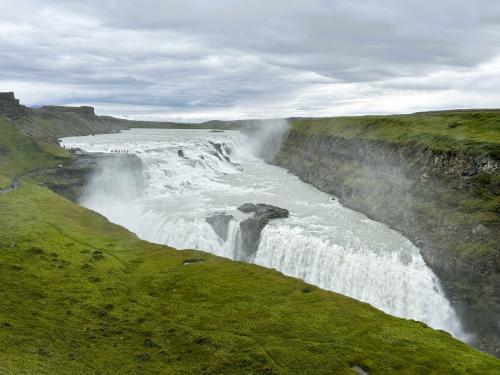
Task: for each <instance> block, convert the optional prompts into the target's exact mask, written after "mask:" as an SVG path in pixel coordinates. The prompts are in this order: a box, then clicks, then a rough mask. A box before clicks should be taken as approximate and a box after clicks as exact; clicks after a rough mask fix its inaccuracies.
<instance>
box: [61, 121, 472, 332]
mask: <svg viewBox="0 0 500 375" xmlns="http://www.w3.org/2000/svg"><path fill="white" fill-rule="evenodd" d="M62 144H63V145H64V146H65V147H71V148H80V149H82V150H84V151H87V152H106V153H111V152H113V153H116V152H120V153H129V154H135V155H137V156H138V157H139V158H140V159H141V160H142V164H143V173H142V176H141V179H142V181H136V179H137V177H133V178H132V177H131V176H132V175H131V174H129V173H126V172H127V171H126V170H123V167H120V168H117V167H116V166H115V165H113V164H112V163H108V164H104V165H102V166H101V167H100V168H99V169H98V171H97V173H95V175H94V176H93V177H92V179H91V181H90V183H89V185H88V186H86V188H85V193H84V195H83V197H82V199H81V204H82V205H83V206H85V207H87V208H89V209H92V210H94V211H97V212H99V213H101V214H102V215H104V216H106V217H107V218H108V219H109V220H111V221H112V222H114V223H117V224H120V225H122V226H124V227H126V228H128V229H129V230H131V231H132V232H134V233H136V234H137V235H138V236H139V237H140V238H142V239H144V240H148V241H151V242H155V243H161V244H167V245H170V246H173V247H175V248H179V249H183V248H192V249H200V250H205V251H208V252H210V253H213V254H216V255H219V256H223V257H227V258H231V259H240V255H239V253H238V238H239V233H238V232H239V229H240V228H239V222H240V221H241V220H244V219H245V218H247V217H248V214H244V213H242V212H240V211H238V210H237V207H238V206H240V205H241V204H243V203H246V202H251V203H266V204H272V205H275V206H278V207H282V208H286V209H288V210H289V211H290V216H289V217H288V218H286V219H275V220H271V222H270V223H269V224H268V225H267V226H266V227H265V228H264V230H263V231H262V233H261V239H260V243H259V245H258V249H257V252H256V253H255V254H253V255H252V256H251V257H250V258H249V259H246V260H247V261H249V262H252V263H255V264H259V265H261V266H264V267H269V268H275V269H277V270H279V271H280V272H282V273H284V274H286V275H290V276H295V277H299V278H301V279H303V280H305V281H306V282H308V283H311V284H314V285H317V286H319V287H321V288H323V289H327V290H331V291H335V292H338V293H341V294H345V295H348V296H350V297H353V298H355V299H358V300H361V301H364V302H368V303H370V304H371V305H373V306H375V307H377V308H379V309H381V310H383V311H385V312H387V313H389V314H391V315H395V316H399V317H404V318H409V319H415V320H419V321H423V322H425V323H427V324H428V325H429V326H431V327H433V328H436V329H443V330H446V331H448V332H449V333H451V334H452V335H453V336H455V337H456V338H459V339H461V340H464V341H467V339H468V335H467V334H466V333H464V332H463V330H462V325H461V322H460V321H459V319H458V317H457V314H456V313H455V311H454V310H453V308H452V307H451V305H450V303H449V301H448V300H447V299H446V296H445V294H444V292H443V290H442V288H441V286H440V283H439V280H438V278H437V277H436V275H434V273H433V272H432V271H431V269H429V267H427V266H426V264H425V263H424V261H423V259H422V256H421V255H420V252H419V249H418V248H417V247H415V246H414V245H413V244H412V243H411V242H410V241H409V240H408V239H406V238H405V237H404V236H403V235H401V234H400V233H398V232H396V231H394V230H391V229H390V228H388V227H387V226H385V225H384V224H381V223H378V222H375V221H373V220H370V219H368V218H367V217H366V216H364V215H363V214H360V213H358V212H355V211H353V210H350V209H348V208H346V207H343V206H342V205H341V204H340V203H339V202H338V201H336V200H335V199H334V198H332V197H331V196H330V195H328V194H325V193H322V192H320V191H319V190H317V189H315V188H314V187H312V186H311V185H309V184H306V183H304V182H302V181H300V180H299V179H298V178H297V177H296V176H294V175H292V174H290V173H288V172H287V171H286V170H285V169H282V168H280V167H277V166H274V165H271V164H268V163H266V162H265V161H264V160H263V159H262V158H261V157H260V156H259V152H258V147H256V142H255V140H253V139H251V138H250V137H249V136H247V135H244V134H241V133H240V132H238V131H224V132H214V131H210V130H195V129H193V130H191V129H176V130H173V129H172V130H170V129H168V130H165V129H161V130H160V129H132V130H128V131H123V132H121V133H117V134H103V135H96V136H85V137H70V138H64V139H63V140H62ZM220 213H225V214H227V215H231V216H232V219H231V220H230V222H229V224H228V228H227V235H225V236H221V235H218V234H217V233H216V232H215V231H214V228H213V227H212V226H211V225H210V224H209V223H208V222H207V221H206V219H207V217H210V216H212V215H214V214H220ZM224 237H226V238H224Z"/></svg>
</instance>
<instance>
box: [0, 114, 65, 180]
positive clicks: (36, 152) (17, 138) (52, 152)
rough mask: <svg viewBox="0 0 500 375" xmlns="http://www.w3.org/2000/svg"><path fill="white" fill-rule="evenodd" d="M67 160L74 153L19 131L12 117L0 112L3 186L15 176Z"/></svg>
mask: <svg viewBox="0 0 500 375" xmlns="http://www.w3.org/2000/svg"><path fill="white" fill-rule="evenodd" d="M68 160H71V155H70V154H69V152H67V151H66V150H63V149H61V148H60V147H58V146H57V145H55V144H51V143H47V142H44V141H41V140H35V139H34V138H32V137H28V136H26V135H23V134H20V133H19V132H18V131H17V129H16V128H15V127H14V123H13V122H12V121H11V120H8V119H7V118H5V117H2V116H1V115H0V188H5V187H7V186H9V185H10V184H11V182H12V180H13V178H14V177H15V176H19V175H22V174H24V173H27V172H31V171H35V170H40V169H46V168H53V167H55V166H57V165H58V164H60V163H63V162H67V161H68Z"/></svg>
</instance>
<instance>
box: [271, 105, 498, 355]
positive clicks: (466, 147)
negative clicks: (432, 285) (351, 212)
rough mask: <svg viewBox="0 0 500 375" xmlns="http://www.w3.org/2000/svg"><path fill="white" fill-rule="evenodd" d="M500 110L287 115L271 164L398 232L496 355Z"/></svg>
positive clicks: (478, 342) (483, 345) (483, 346)
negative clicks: (323, 116)
mask: <svg viewBox="0 0 500 375" xmlns="http://www.w3.org/2000/svg"><path fill="white" fill-rule="evenodd" d="M499 119H500V112H498V111H470V112H467V111H457V112H452V111H451V112H447V111H445V112H438V113H427V114H425V113H423V114H415V115H404V116H367V117H359V118H356V117H351V118H331V119H298V120H294V121H291V128H290V130H289V131H288V132H287V134H286V135H285V138H284V141H283V144H282V147H281V149H280V152H279V154H278V156H277V159H276V160H277V163H278V165H281V166H283V167H285V168H287V169H289V170H291V171H292V172H294V173H295V174H297V175H298V176H299V177H300V178H301V179H303V180H304V181H306V182H308V183H311V184H312V185H314V186H316V187H317V188H319V189H320V190H322V191H325V192H327V193H330V194H334V195H335V196H337V197H338V198H339V199H340V201H341V203H342V204H344V205H346V206H347V207H350V208H353V209H355V210H358V211H360V212H363V213H365V214H366V215H368V216H369V217H370V218H373V219H375V220H377V221H381V222H383V223H386V224H388V225H389V226H390V227H392V228H393V229H396V230H398V231H400V232H402V233H403V234H404V235H405V236H407V237H408V238H410V239H411V240H412V241H413V242H414V243H415V244H417V245H418V246H419V248H420V249H421V252H422V255H423V256H424V259H425V261H426V263H427V264H428V265H429V266H430V267H431V268H432V269H433V271H434V272H435V273H436V274H437V275H438V276H439V277H440V279H441V281H442V282H443V285H444V287H445V289H446V292H447V295H448V297H449V298H450V299H451V300H452V301H453V302H454V305H455V307H456V309H457V310H458V311H459V312H460V314H461V316H462V318H463V321H464V323H465V325H466V328H467V329H469V330H470V331H472V332H474V333H476V335H477V339H476V341H475V345H476V346H477V347H479V348H481V349H483V350H486V351H489V352H490V353H494V354H496V355H499V354H500V327H499V326H498V315H499V312H500V301H499V296H500V285H499V280H500V279H499V272H500V248H499V244H500V238H499V233H500V219H499V212H500V198H499V191H500V183H499V181H500V168H499V166H500V161H499V155H500V139H499V138H500V122H499V121H500V120H499Z"/></svg>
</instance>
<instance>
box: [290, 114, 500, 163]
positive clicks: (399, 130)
mask: <svg viewBox="0 0 500 375" xmlns="http://www.w3.org/2000/svg"><path fill="white" fill-rule="evenodd" d="M291 123H292V127H293V129H294V130H295V131H298V132H304V133H307V134H323V135H329V134H333V135H335V136H338V137H344V138H360V139H371V140H380V141H383V142H388V143H395V144H415V145H418V146H423V147H428V148H430V149H434V150H436V151H465V152H469V153H471V154H477V155H492V156H495V157H497V158H498V157H500V151H499V150H500V111H498V110H468V111H442V112H423V113H415V114H411V115H393V116H360V117H331V118H312V119H307V118H304V119H294V120H291Z"/></svg>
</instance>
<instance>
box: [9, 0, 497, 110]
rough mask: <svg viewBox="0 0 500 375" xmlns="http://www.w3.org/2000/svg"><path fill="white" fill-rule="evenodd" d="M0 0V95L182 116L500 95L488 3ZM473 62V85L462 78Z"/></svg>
mask: <svg viewBox="0 0 500 375" xmlns="http://www.w3.org/2000/svg"><path fill="white" fill-rule="evenodd" d="M3 8H4V12H2V14H0V71H1V72H2V74H1V76H0V90H17V91H18V92H19V96H21V99H22V100H23V101H25V102H27V103H28V104H47V103H48V102H50V101H52V100H53V101H57V102H58V103H60V104H94V105H97V106H100V107H102V108H106V109H107V110H110V111H112V114H120V113H123V114H124V115H127V116H133V115H134V111H135V113H136V114H137V115H139V116H144V115H145V114H146V113H148V111H149V113H154V114H155V115H157V116H169V114H170V116H172V118H173V117H176V118H180V117H182V118H187V119H189V118H192V119H200V118H202V117H203V116H208V117H211V116H221V114H222V115H226V114H227V116H229V117H231V116H243V117H255V116H257V117H276V116H288V115H290V116H292V115H295V114H298V113H300V114H302V115H304V114H306V115H325V114H337V113H338V114H350V113H369V112H371V113H375V112H387V111H390V112H396V111H411V110H412V109H418V110H421V109H422V107H423V106H426V105H427V106H428V107H429V108H430V107H432V108H434V106H435V105H436V102H435V101H436V98H439V97H440V95H442V93H443V92H447V94H448V96H447V97H446V100H443V102H442V105H443V106H449V105H459V104H460V105H462V104H464V103H465V104H467V103H466V101H467V98H469V97H470V96H468V94H467V92H466V91H467V90H468V91H470V92H475V95H476V98H477V97H480V98H483V99H482V100H483V102H484V103H485V104H488V105H491V104H493V105H494V104H496V105H497V106H498V105H499V104H500V100H499V98H498V97H499V95H498V94H499V93H498V91H497V90H496V89H495V88H492V87H491V85H488V84H484V83H483V82H484V81H493V80H494V78H495V76H498V73H497V72H495V66H496V65H494V64H493V65H491V64H490V65H488V64H489V63H490V62H491V61H493V62H495V61H497V60H496V59H497V57H498V56H499V55H500V44H499V43H498V42H497V41H498V40H499V39H500V24H499V20H500V3H499V2H497V1H495V0H491V1H488V0H477V1H466V0H455V1H452V0H441V1H438V2H436V1H430V0H427V1H420V2H415V1H409V0H404V1H402V0H384V1H377V2H368V1H361V0H355V1H352V0H349V1H348V0H344V1H327V0H309V1H300V0H267V1H264V0H252V1H247V0H241V1H238V2H234V1H229V0H218V1H203V0H183V1H180V0H178V1H160V0H143V1H131V0H128V1H120V2H117V1H111V0H105V1H102V0H101V1H97V0H89V1H85V2H82V1H71V0H70V1H67V0H66V1H55V0H47V1H35V0H18V1H16V2H9V3H6V4H5V6H4V7H3ZM483 66H486V68H484V69H483V68H482V67H483ZM483 70H484V71H483ZM441 71H447V72H453V74H448V75H446V74H444V75H438V76H436V72H441ZM476 71H481V74H476V75H474V74H472V75H473V76H474V77H475V78H474V79H473V80H470V79H466V81H467V82H468V86H467V87H465V86H464V85H460V84H459V83H458V82H459V81H463V80H464V79H465V78H464V77H467V76H468V72H476ZM469 76H470V74H469ZM450 90H454V91H453V92H451V91H450ZM401 97H406V98H407V100H406V101H405V102H402V101H401V99H400V98H401ZM448 97H450V98H452V99H451V100H450V99H448ZM384 98H385V99H384ZM426 98H427V99H426ZM453 98H456V101H454V99H453ZM381 100H385V101H384V102H381ZM389 101H391V102H392V103H393V106H392V108H393V109H392V110H391V103H390V102H389ZM474 102H477V99H476V100H475V101H474ZM471 103H472V102H471ZM424 109H425V108H424ZM224 111H225V112H224Z"/></svg>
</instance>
